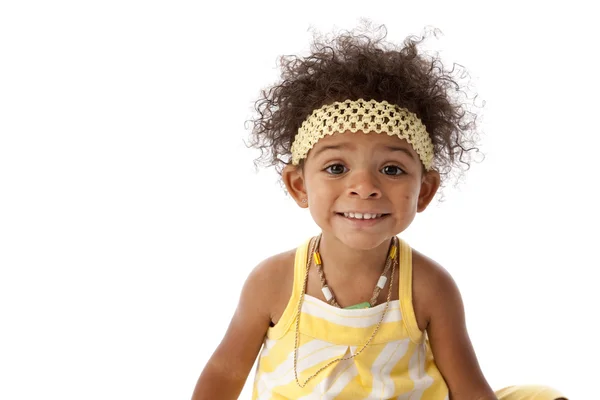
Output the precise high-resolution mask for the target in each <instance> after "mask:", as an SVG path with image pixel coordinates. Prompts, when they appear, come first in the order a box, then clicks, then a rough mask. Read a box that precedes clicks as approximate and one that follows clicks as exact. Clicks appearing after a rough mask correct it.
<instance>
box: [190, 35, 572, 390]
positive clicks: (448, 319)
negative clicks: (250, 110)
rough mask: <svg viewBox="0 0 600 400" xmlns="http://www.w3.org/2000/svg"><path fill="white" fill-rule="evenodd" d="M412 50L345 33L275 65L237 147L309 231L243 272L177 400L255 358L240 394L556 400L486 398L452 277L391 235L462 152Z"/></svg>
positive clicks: (433, 69)
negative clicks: (214, 342) (247, 147)
mask: <svg viewBox="0 0 600 400" xmlns="http://www.w3.org/2000/svg"><path fill="white" fill-rule="evenodd" d="M384 37H385V36H384ZM419 43H420V41H419V40H417V39H415V38H408V39H407V40H406V41H405V42H404V45H403V46H402V47H400V48H397V47H394V46H390V45H387V46H386V45H384V44H383V42H382V39H379V40H373V39H370V38H369V37H368V36H365V35H355V34H353V33H351V32H347V33H344V34H341V35H339V36H337V37H335V38H333V40H331V42H318V41H315V43H314V44H313V46H312V53H311V54H310V56H308V57H306V58H299V57H289V58H285V57H284V58H283V62H282V68H283V74H282V81H281V82H280V83H279V84H278V85H277V86H274V87H272V88H270V90H267V91H263V92H262V93H263V97H262V98H261V99H260V100H259V101H258V103H257V110H258V112H259V114H260V117H259V118H258V119H257V120H256V121H255V124H254V130H253V139H254V141H253V145H254V146H256V147H257V148H260V149H261V150H264V151H266V152H267V153H269V154H270V159H269V162H270V165H273V166H276V167H277V171H278V172H279V173H280V174H281V176H282V181H283V183H284V184H285V187H286V189H287V192H288V193H289V194H290V195H291V197H292V198H293V199H294V201H295V202H296V203H297V204H298V206H299V207H302V208H307V209H308V210H309V211H310V215H311V216H312V218H313V219H314V221H315V222H316V224H317V225H318V226H319V227H320V229H321V232H320V233H319V234H318V235H315V236H314V237H311V238H307V239H306V240H305V241H304V242H303V243H301V244H300V246H299V247H298V248H297V249H294V250H291V251H286V252H282V253H280V254H277V255H274V256H272V257H269V258H267V259H266V260H264V261H263V262H261V263H260V264H259V265H258V266H256V268H255V269H254V270H253V271H252V272H251V274H250V275H249V277H248V279H247V281H246V283H245V285H244V287H243V290H242V293H241V297H240V301H239V306H238V308H237V310H236V312H235V315H234V317H233V319H232V321H231V324H230V326H229V328H228V330H227V332H226V334H225V337H224V338H223V340H222V342H221V344H220V345H219V347H218V348H217V349H216V351H215V352H214V354H213V355H212V357H211V358H210V360H209V362H208V363H207V365H206V367H205V368H204V371H203V372H202V374H201V375H200V378H199V380H198V383H197V385H196V389H195V391H194V394H193V398H192V399H193V400H200V399H211V400H213V399H219V400H221V399H237V398H238V396H239V394H240V392H241V390H242V388H243V386H244V384H245V382H246V380H247V377H248V374H249V373H250V370H251V368H252V365H253V364H254V362H255V360H256V358H257V356H258V357H259V358H258V365H257V369H256V376H255V379H254V386H253V395H252V399H334V398H335V399H342V400H343V399H392V398H393V399H432V400H434V399H440V400H442V399H448V398H450V399H452V400H460V399H473V400H475V399H481V400H483V399H496V398H499V399H514V400H517V399H558V398H562V397H561V395H560V394H559V393H558V392H556V391H555V390H553V389H551V388H547V387H534V386H528V387H510V388H506V389H503V390H500V391H497V392H494V391H493V390H492V389H491V388H490V386H489V385H488V383H487V381H486V379H485V378H484V375H483V373H482V371H481V369H480V367H479V364H478V361H477V358H476V356H475V353H474V351H473V347H472V345H471V342H470V339H469V336H468V334H467V330H466V327H465V318H464V310H463V304H462V301H461V296H460V293H459V291H458V289H457V287H456V285H455V283H454V281H453V280H452V278H451V277H450V275H449V274H448V273H447V272H446V270H444V269H443V268H442V267H441V266H440V265H438V264H437V263H436V262H435V261H433V260H431V259H430V258H427V257H426V256H425V255H423V254H421V253H420V252H418V251H416V250H414V249H411V247H410V246H409V245H408V244H407V243H406V242H405V241H404V240H402V239H401V238H399V237H398V235H399V234H401V233H402V232H403V231H404V230H406V229H407V228H408V226H409V225H410V224H411V223H412V221H413V219H414V218H415V214H416V213H418V212H423V211H424V210H425V209H426V208H427V206H428V205H429V204H430V202H431V201H432V199H433V198H434V196H435V194H436V193H437V192H438V190H439V188H440V186H441V185H442V184H443V183H444V181H445V180H446V179H447V178H448V177H449V176H450V175H451V174H452V173H453V172H455V171H456V170H460V167H461V165H466V166H468V163H469V158H468V156H469V154H470V151H471V150H473V149H476V148H475V146H474V140H473V138H474V137H475V133H476V131H475V123H474V122H475V118H474V115H473V114H472V113H470V112H469V111H468V110H467V109H466V104H465V103H462V102H460V101H459V100H458V99H459V96H458V94H459V93H461V91H462V90H463V88H461V87H459V86H458V85H457V81H456V80H455V78H454V76H453V75H452V74H453V72H452V71H450V72H449V71H447V70H446V69H445V68H444V67H443V65H442V63H441V62H440V60H439V59H437V58H431V57H426V56H424V55H422V54H420V53H419V52H418V51H417V45H418V44H419ZM263 154H264V153H263ZM261 347H262V350H261ZM259 352H260V354H259Z"/></svg>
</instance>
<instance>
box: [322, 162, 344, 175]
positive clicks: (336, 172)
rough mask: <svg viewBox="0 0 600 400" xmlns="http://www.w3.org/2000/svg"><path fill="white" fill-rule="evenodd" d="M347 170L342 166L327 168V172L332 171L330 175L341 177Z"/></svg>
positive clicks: (335, 165)
mask: <svg viewBox="0 0 600 400" xmlns="http://www.w3.org/2000/svg"><path fill="white" fill-rule="evenodd" d="M345 168H346V167H344V166H343V165H342V164H332V165H330V166H329V167H327V168H325V171H328V170H330V171H331V172H330V174H332V175H339V174H343V173H344V169H345Z"/></svg>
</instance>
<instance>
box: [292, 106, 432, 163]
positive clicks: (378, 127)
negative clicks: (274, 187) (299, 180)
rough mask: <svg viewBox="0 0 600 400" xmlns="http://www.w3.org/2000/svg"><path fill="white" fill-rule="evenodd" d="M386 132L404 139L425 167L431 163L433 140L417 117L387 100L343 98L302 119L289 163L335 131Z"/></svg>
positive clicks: (305, 154)
mask: <svg viewBox="0 0 600 400" xmlns="http://www.w3.org/2000/svg"><path fill="white" fill-rule="evenodd" d="M348 130H349V131H351V132H357V131H362V132H364V133H370V132H376V133H382V132H385V133H387V134H388V135H390V136H391V135H396V136H398V137H399V138H400V139H406V141H408V143H410V144H411V145H412V147H413V149H415V151H416V152H417V154H418V155H419V157H420V158H421V162H422V163H423V165H424V166H425V169H426V170H430V169H431V166H432V164H433V143H432V142H431V138H430V137H429V134H428V133H427V130H426V129H425V125H423V123H422V122H421V120H420V119H419V117H417V116H416V115H415V114H413V113H411V112H410V111H408V110H407V109H405V108H401V107H398V106H396V105H393V104H390V103H388V102H387V101H382V102H378V101H375V100H370V101H365V100H363V99H358V100H346V101H343V102H339V101H338V102H335V103H333V104H328V105H324V106H323V107H321V108H319V109H317V110H315V111H313V112H312V114H311V115H310V116H309V117H308V118H307V119H306V120H305V121H304V122H302V126H301V127H300V129H298V134H297V135H296V138H295V139H294V143H292V149H291V150H292V164H294V165H298V164H299V163H300V160H302V159H303V158H305V157H306V156H307V154H308V152H309V150H310V149H312V147H313V146H314V145H315V143H317V141H319V139H322V138H323V137H325V135H332V134H334V133H335V132H346V131H348Z"/></svg>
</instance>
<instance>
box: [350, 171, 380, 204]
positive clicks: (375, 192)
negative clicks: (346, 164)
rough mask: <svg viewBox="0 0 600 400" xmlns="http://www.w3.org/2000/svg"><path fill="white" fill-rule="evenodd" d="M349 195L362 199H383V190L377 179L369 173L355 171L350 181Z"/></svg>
mask: <svg viewBox="0 0 600 400" xmlns="http://www.w3.org/2000/svg"><path fill="white" fill-rule="evenodd" d="M347 191H348V195H349V196H350V197H359V198H361V199H369V198H373V199H377V198H379V197H381V189H379V183H378V182H377V177H375V176H373V174H372V173H371V172H369V171H364V170H363V171H353V174H352V175H351V177H350V179H349V181H348V189H347Z"/></svg>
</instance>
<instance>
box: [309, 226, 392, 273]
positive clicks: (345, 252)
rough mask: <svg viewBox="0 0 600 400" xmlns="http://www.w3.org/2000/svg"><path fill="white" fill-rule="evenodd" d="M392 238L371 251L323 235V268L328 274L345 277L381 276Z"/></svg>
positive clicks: (321, 247) (320, 247) (320, 246)
mask: <svg viewBox="0 0 600 400" xmlns="http://www.w3.org/2000/svg"><path fill="white" fill-rule="evenodd" d="M391 243H392V237H390V238H388V239H386V240H384V241H383V242H382V243H380V244H379V245H377V246H375V247H373V248H370V249H356V248H352V247H349V246H347V245H345V244H344V243H343V242H341V241H340V240H339V239H337V238H335V237H333V236H331V235H327V234H326V233H323V236H322V237H321V242H320V244H319V253H320V254H321V260H322V262H323V268H324V269H325V270H326V271H327V273H329V274H331V273H334V274H336V275H337V274H341V275H344V276H354V277H355V276H357V275H361V274H373V273H377V274H380V273H381V272H382V271H383V268H384V266H385V261H386V260H387V257H388V253H389V249H390V244H391Z"/></svg>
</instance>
